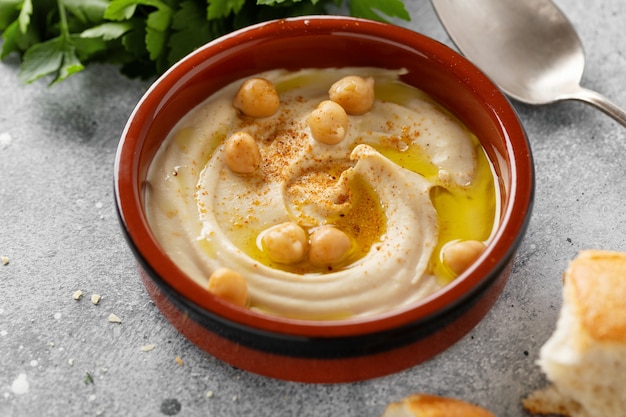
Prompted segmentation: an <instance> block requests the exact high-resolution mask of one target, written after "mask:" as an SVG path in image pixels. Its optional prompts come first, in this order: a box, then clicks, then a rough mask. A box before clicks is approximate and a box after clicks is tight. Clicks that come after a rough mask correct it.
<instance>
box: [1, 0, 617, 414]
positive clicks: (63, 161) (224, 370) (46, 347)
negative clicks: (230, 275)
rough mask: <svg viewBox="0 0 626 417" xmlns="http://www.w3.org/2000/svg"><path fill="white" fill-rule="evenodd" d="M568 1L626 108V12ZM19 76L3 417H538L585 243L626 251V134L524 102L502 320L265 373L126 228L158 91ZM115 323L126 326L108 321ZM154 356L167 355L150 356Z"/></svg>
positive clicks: (10, 98)
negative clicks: (122, 181)
mask: <svg viewBox="0 0 626 417" xmlns="http://www.w3.org/2000/svg"><path fill="white" fill-rule="evenodd" d="M405 3H407V5H408V7H409V8H410V10H411V13H412V16H413V21H412V22H411V23H410V24H406V23H402V22H399V23H400V24H403V25H407V26H409V27H411V28H413V29H415V30H417V31H420V32H422V33H425V34H427V35H429V36H431V37H434V38H436V39H439V40H441V41H442V42H444V43H446V44H448V45H451V43H450V41H449V39H448V37H447V36H446V34H445V32H444V30H443V29H442V27H441V26H440V24H439V22H438V20H437V19H436V17H435V15H434V13H433V10H432V8H431V5H430V3H429V2H427V1H425V0H408V1H405ZM558 4H559V5H560V7H561V8H562V9H563V10H564V11H565V13H566V14H567V15H568V16H569V17H570V18H571V19H572V21H573V22H574V23H575V25H576V26H577V28H578V30H579V33H580V37H581V39H582V41H583V43H584V45H585V49H586V52H587V70H586V72H585V75H584V80H583V84H584V85H586V86H587V87H588V88H591V89H595V90H597V91H599V92H602V93H604V94H605V95H607V96H609V97H611V98H612V99H613V100H614V101H615V102H617V103H621V104H622V105H626V88H625V87H626V84H625V81H624V80H626V57H625V55H626V44H625V43H624V42H623V27H624V26H623V23H624V21H625V20H626V2H623V1H622V0H600V1H597V2H593V3H591V2H579V1H576V0H560V1H558ZM476 30H480V28H476ZM17 72H18V61H17V59H16V58H11V59H8V60H7V61H5V62H4V63H2V64H0V256H6V257H8V258H9V260H10V263H9V264H8V265H5V266H3V265H1V264H0V416H3V417H13V416H31V415H38V416H39V415H41V416H78V415H81V416H82V415H102V416H159V415H174V414H177V415H179V416H242V415H246V416H379V415H381V413H382V411H383V409H384V407H385V405H386V404H387V403H388V402H390V401H394V400H398V399H400V398H401V397H403V396H405V395H408V394H410V393H413V392H418V391H424V392H430V393H435V394H441V395H450V396H455V397H458V398H462V399H465V400H468V401H472V402H475V403H477V404H480V405H483V406H485V407H487V408H489V409H491V410H492V411H493V412H494V413H495V414H496V415H498V416H500V417H505V416H511V417H520V416H525V415H526V414H525V413H524V411H523V410H522V409H521V406H520V399H521V398H522V397H523V396H524V395H526V394H528V393H529V392H530V391H532V390H533V389H535V388H538V387H540V386H542V384H543V383H544V379H543V376H542V375H541V372H540V371H539V369H538V368H537V367H536V365H535V360H536V358H537V355H538V351H539V348H540V347H541V345H542V344H543V343H544V342H545V340H546V339H547V338H548V337H549V335H550V334H551V333H552V331H553V329H554V326H555V321H556V318H557V315H558V309H559V306H560V303H561V288H560V285H561V282H560V280H561V273H562V271H563V270H564V269H565V267H566V265H567V262H568V261H569V260H570V259H572V258H573V257H574V256H575V255H576V253H577V252H578V251H579V250H581V249H585V248H604V249H615V250H626V238H625V236H626V233H625V231H626V210H624V206H625V204H626V180H625V175H624V174H625V173H626V162H625V161H624V155H625V154H626V129H625V128H624V127H622V126H620V125H618V124H617V123H615V122H614V121H613V120H611V119H610V118H608V117H607V116H605V115H604V114H602V113H601V112H599V111H597V110H595V109H593V108H591V107H589V106H586V105H584V104H582V103H577V102H564V103H559V104H554V105H550V106H544V107H532V106H527V105H522V104H519V103H514V105H515V107H516V109H517V110H518V112H519V115H520V118H521V120H522V122H523V123H524V125H525V127H526V129H527V132H528V134H529V137H530V141H531V144H532V148H533V152H534V157H535V163H536V174H537V192H536V203H535V209H534V214H533V217H532V221H531V224H530V228H529V230H528V233H527V236H526V238H525V240H524V242H523V244H522V247H521V250H520V252H519V255H518V257H517V259H516V262H515V266H514V270H513V273H512V276H511V279H510V282H509V283H508V285H507V287H506V288H505V291H504V293H503V295H502V296H501V298H500V299H499V300H498V302H497V304H496V306H495V307H494V308H493V310H492V311H491V312H490V313H489V314H488V316H487V317H486V318H485V320H483V321H482V322H481V323H480V324H479V325H478V326H477V327H476V328H475V329H474V330H473V331H472V332H471V333H470V334H469V335H467V336H466V337H465V338H464V339H463V340H462V341H461V342H459V343H458V344H456V345H455V346H453V347H452V348H450V349H449V350H447V351H446V352H444V353H442V354H440V355H439V356H437V357H436V358H434V359H432V360H430V361H428V362H426V363H424V364H422V365H419V366H416V367H414V368H412V369H409V370H406V371H403V372H400V373H397V374H395V375H391V376H388V377H383V378H379V379H375V380H371V381H365V382H360V383H353V384H337V385H307V384H297V383H290V382H283V381H277V380H272V379H268V378H264V377H261V376H257V375H253V374H250V373H247V372H244V371H241V370H238V369H235V368H233V367H231V366H229V365H227V364H225V363H222V362H220V361H219V360H217V359H215V358H213V357H211V356H210V355H208V354H206V353H204V352H203V351H201V350H199V349H197V348H196V347H195V346H194V345H192V344H191V343H190V342H188V341H187V340H185V339H184V338H183V337H182V336H180V335H179V334H178V333H177V331H176V330H175V329H174V328H173V327H172V326H171V325H170V324H169V323H168V322H167V321H166V320H165V319H164V318H163V317H162V315H161V314H160V313H159V311H158V310H157V308H156V307H155V306H154V305H153V303H152V302H151V300H150V298H149V297H148V295H147V293H146V291H145V290H144V288H143V286H142V284H141V282H140V280H139V278H138V276H137V273H136V271H135V267H134V261H133V258H132V256H131V253H130V251H129V249H128V247H127V245H126V243H125V242H124V240H123V238H122V235H121V233H120V228H119V226H118V222H117V218H116V215H115V209H114V201H113V195H112V169H113V158H114V153H115V149H116V145H117V141H118V137H119V135H120V133H121V131H122V128H123V126H124V124H125V121H126V119H127V117H128V116H129V114H130V112H131V110H132V108H133V106H134V105H135V103H136V102H137V101H138V100H139V98H140V97H141V95H142V93H143V92H144V91H145V90H146V88H147V87H148V84H147V83H145V82H139V81H133V80H128V79H125V78H124V77H122V76H121V75H119V74H118V72H117V69H116V68H112V67H108V66H97V65H96V66H92V67H89V68H88V70H87V71H85V72H83V73H81V74H78V75H76V76H73V77H71V78H70V79H69V80H67V81H65V82H63V83H61V84H59V85H56V86H54V87H52V88H48V87H47V86H46V83H45V82H38V83H35V84H33V85H28V86H22V85H19V83H18V80H17ZM76 290H82V291H83V293H84V297H83V298H82V299H81V300H80V301H74V300H73V299H72V294H73V293H74V291H76ZM92 294H100V295H101V296H102V300H101V302H100V304H99V305H93V304H92V303H91V302H90V299H89V298H90V296H91V295H92ZM110 313H115V314H116V315H118V316H119V317H120V318H121V319H122V323H121V324H112V323H109V322H108V321H107V316H108V315H109V314H110ZM147 344H154V345H155V346H156V347H155V349H154V350H152V351H150V352H141V351H140V348H141V347H142V346H144V345H147ZM177 357H180V358H181V359H182V361H183V365H182V366H181V365H179V364H178V363H177V362H176V358H177ZM88 375H89V376H88ZM90 378H91V380H90Z"/></svg>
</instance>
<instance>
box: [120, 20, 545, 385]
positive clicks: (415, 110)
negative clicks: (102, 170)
mask: <svg viewBox="0 0 626 417" xmlns="http://www.w3.org/2000/svg"><path fill="white" fill-rule="evenodd" d="M533 192H534V172H533V165H532V157H531V152H530V147H529V144H528V141H527V138H526V136H525V133H524V129H523V128H522V126H521V124H520V122H519V120H518V118H517V116H516V114H515V111H514V110H513V108H512V107H511V105H510V103H509V102H508V101H507V99H506V98H505V97H504V96H503V95H502V93H501V92H500V91H499V90H498V88H497V87H496V86H495V85H494V84H493V83H492V82H491V81H490V80H489V79H488V78H487V77H486V76H485V75H484V74H482V73H481V72H480V71H479V70H478V69H477V68H476V67H474V66H473V65H472V64H471V63H470V62H469V61H467V60H466V59H464V58H463V57H461V56H460V55H459V54H457V53H456V52H454V51H453V50H451V49H450V48H448V47H446V46H445V45H443V44H441V43H439V42H437V41H434V40H432V39H430V38H428V37H425V36H423V35H421V34H419V33H416V32H413V31H410V30H407V29H404V28H401V27H397V26H393V25H389V24H385V23H379V22H373V21H369V20H363V19H355V18H348V17H330V16H310V17H300V18H293V19H284V20H277V21H271V22H266V23H263V24H259V25H255V26H251V27H248V28H245V29H242V30H240V31H237V32H234V33H232V34H229V35H227V36H224V37H222V38H219V39H216V40H215V41H213V42H210V43H208V44H207V45H205V46H204V47H202V48H200V49H198V50H196V51H195V52H193V53H191V54H190V55H188V56H187V57H185V58H184V59H182V60H181V61H180V62H179V63H178V64H176V65H174V66H173V67H172V68H171V69H170V70H169V71H168V72H166V73H165V74H164V75H163V76H161V77H160V78H159V79H158V80H157V81H156V82H155V83H154V84H153V85H152V86H151V87H150V89H149V90H148V91H147V92H146V94H145V95H144V97H143V98H142V99H141V100H140V102H139V103H138V104H137V106H136V108H135V110H134V111H133V113H132V115H131V116H130V119H129V121H128V123H127V125H126V127H125V130H124V132H123V134H122V137H121V140H120V143H119V147H118V152H117V155H116V161H115V198H116V202H117V208H118V213H119V217H120V221H121V224H122V229H123V231H124V233H125V236H126V238H127V241H128V243H129V245H130V247H131V249H132V250H133V252H134V254H135V257H136V259H137V263H138V267H139V268H138V269H139V275H140V277H141V279H142V281H143V283H144V285H145V286H146V288H147V290H148V293H149V294H150V296H151V297H152V298H153V300H154V301H155V304H156V305H157V306H158V307H159V309H160V310H161V311H162V312H163V314H164V315H165V316H166V318H167V319H168V320H169V321H170V322H171V323H172V324H173V326H174V327H175V328H177V329H178V330H179V331H180V332H181V333H182V334H183V335H185V336H186V337H187V338H188V339H190V340H191V341H192V342H194V343H195V344H196V345H198V346H199V347H200V348H202V349H204V350H206V351H207V352H209V353H210V354H212V355H214V356H215V357H217V358H219V359H222V360H224V361H226V362H228V363H230V364H232V365H234V366H237V367H240V368H242V369H245V370H248V371H250V372H255V373H258V374H261V375H265V376H268V377H274V378H280V379H285V380H292V381H301V382H320V383H328V382H346V381H358V380H364V379H369V378H374V377H378V376H382V375H386V374H390V373H393V372H397V371H400V370H403V369H406V368H408V367H411V366H415V365H417V364H419V363H420V362H422V361H424V360H427V359H429V358H431V357H432V356H434V355H436V354H438V353H439V352H441V351H443V350H444V349H446V348H447V347H449V346H450V345H452V344H453V343H455V342H456V341H458V340H459V339H460V338H461V337H463V335H465V334H466V333H467V332H468V331H469V330H471V328H473V326H475V325H476V324H477V323H478V322H479V321H480V320H481V319H482V317H483V316H484V315H485V314H486V313H487V311H488V310H489V309H490V308H491V306H492V305H493V303H494V302H495V300H496V299H497V297H498V296H499V294H500V292H501V291H502V289H503V287H504V285H505V284H506V282H507V280H508V278H509V275H510V269H511V266H512V262H513V259H514V255H515V252H516V250H517V247H518V245H519V244H520V242H521V240H522V239H523V236H524V233H525V230H526V227H527V223H528V220H529V217H530V214H531V207H532V199H533Z"/></svg>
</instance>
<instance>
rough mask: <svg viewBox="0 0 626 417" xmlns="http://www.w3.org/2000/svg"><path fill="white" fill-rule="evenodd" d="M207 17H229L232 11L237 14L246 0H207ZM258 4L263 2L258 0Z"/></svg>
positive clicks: (210, 18)
mask: <svg viewBox="0 0 626 417" xmlns="http://www.w3.org/2000/svg"><path fill="white" fill-rule="evenodd" d="M207 2H208V4H209V6H208V7H207V19H209V20H212V19H219V18H222V17H227V16H228V15H230V14H231V13H233V14H237V13H239V11H240V10H241V8H242V7H243V5H244V4H245V2H246V0H207ZM257 4H263V2H262V0H258V1H257Z"/></svg>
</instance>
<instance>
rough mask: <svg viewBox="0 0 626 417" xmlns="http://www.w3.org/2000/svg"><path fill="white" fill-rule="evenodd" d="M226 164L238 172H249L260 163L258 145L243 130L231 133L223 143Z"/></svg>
mask: <svg viewBox="0 0 626 417" xmlns="http://www.w3.org/2000/svg"><path fill="white" fill-rule="evenodd" d="M224 157H225V159H226V165H227V166H228V168H230V170H231V171H233V172H236V173H238V174H251V173H253V172H254V171H255V170H256V169H257V168H258V167H259V165H260V164H261V153H260V152H259V146H258V145H257V143H256V141H255V140H254V138H253V137H252V136H250V135H249V134H247V133H245V132H237V133H234V134H233V135H231V136H230V137H229V138H228V139H226V142H225V143H224Z"/></svg>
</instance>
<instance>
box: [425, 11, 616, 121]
mask: <svg viewBox="0 0 626 417" xmlns="http://www.w3.org/2000/svg"><path fill="white" fill-rule="evenodd" d="M431 1H432V4H433V6H434V8H435V11H436V12H437V15H438V16H439V20H440V21H441V23H442V24H443V26H444V27H445V28H446V30H447V32H448V34H449V35H450V38H451V39H452V41H453V42H454V43H455V44H456V46H457V47H458V48H459V50H460V51H461V53H463V54H464V55H465V56H466V57H467V58H468V59H469V60H471V61H472V62H473V63H474V64H475V65H476V66H478V67H479V68H480V69H481V70H483V71H484V72H485V73H486V74H487V75H488V76H489V77H491V78H492V80H493V81H494V82H495V83H496V84H498V85H499V86H500V88H501V89H502V90H503V91H504V92H505V93H506V94H508V95H509V96H511V97H512V98H514V99H516V100H519V101H521V102H524V103H528V104H547V103H552V102H556V101H560V100H579V101H583V102H586V103H589V104H591V105H593V106H595V107H597V108H598V109H600V110H602V111H603V112H605V113H606V114H608V115H609V116H611V117H613V118H614V119H615V120H617V121H618V122H619V123H621V124H622V125H624V126H626V111H624V110H623V109H621V108H619V107H618V106H617V105H615V104H614V103H612V102H611V101H610V100H608V99H607V98H606V97H604V96H602V95H601V94H599V93H597V92H595V91H591V90H588V89H586V88H583V87H581V86H580V80H581V78H582V75H583V71H584V68H585V55H584V51H583V47H582V43H581V41H580V38H579V37H578V35H577V34H576V31H575V29H574V27H573V26H572V24H571V23H570V21H569V20H568V19H567V17H565V15H564V14H563V13H562V12H561V11H560V10H559V8H558V7H557V6H556V5H555V4H553V3H552V2H551V1H550V0H522V1H520V0H479V1H468V0H431Z"/></svg>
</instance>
